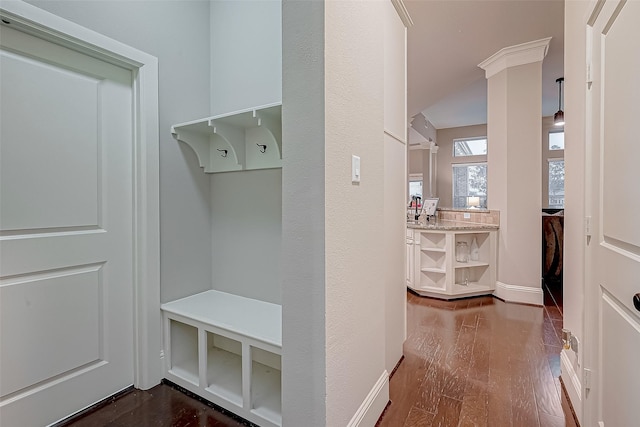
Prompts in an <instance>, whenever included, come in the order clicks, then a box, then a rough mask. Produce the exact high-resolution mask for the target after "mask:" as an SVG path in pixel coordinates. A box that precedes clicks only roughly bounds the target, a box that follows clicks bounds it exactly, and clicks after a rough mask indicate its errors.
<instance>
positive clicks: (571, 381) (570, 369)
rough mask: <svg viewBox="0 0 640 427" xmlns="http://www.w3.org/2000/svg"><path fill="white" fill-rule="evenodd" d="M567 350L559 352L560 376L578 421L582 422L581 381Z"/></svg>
mask: <svg viewBox="0 0 640 427" xmlns="http://www.w3.org/2000/svg"><path fill="white" fill-rule="evenodd" d="M568 351H570V350H562V351H561V352H560V368H561V370H562V374H561V375H560V377H561V378H562V382H563V383H564V388H565V389H566V390H567V394H568V395H569V400H570V401H571V405H572V406H573V410H574V411H575V413H576V416H577V417H578V421H579V422H580V424H582V383H581V382H580V375H579V373H578V372H577V371H576V370H575V368H574V366H573V363H572V362H571V359H570V358H569V356H568V355H567V352H568Z"/></svg>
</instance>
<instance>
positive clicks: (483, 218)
mask: <svg viewBox="0 0 640 427" xmlns="http://www.w3.org/2000/svg"><path fill="white" fill-rule="evenodd" d="M465 214H467V215H468V216H469V218H465V217H464V216H465ZM438 219H439V220H443V221H457V222H472V223H474V224H491V225H500V211H496V210H482V211H479V212H473V210H471V209H464V210H455V209H451V210H441V209H438Z"/></svg>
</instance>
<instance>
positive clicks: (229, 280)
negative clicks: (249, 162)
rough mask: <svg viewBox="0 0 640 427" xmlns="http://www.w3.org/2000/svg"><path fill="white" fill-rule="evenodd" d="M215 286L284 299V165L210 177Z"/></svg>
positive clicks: (273, 299) (272, 299) (251, 295)
mask: <svg viewBox="0 0 640 427" xmlns="http://www.w3.org/2000/svg"><path fill="white" fill-rule="evenodd" d="M211 216H212V235H211V237H212V238H211V242H212V252H213V257H212V260H211V268H212V277H213V289H217V290H219V291H223V292H230V293H232V294H236V295H242V296H245V297H249V298H255V299H259V300H262V301H268V302H272V303H275V304H281V303H282V295H281V287H282V285H281V282H282V274H281V253H280V248H281V246H282V169H266V170H254V171H242V172H229V173H217V174H213V175H212V176H211Z"/></svg>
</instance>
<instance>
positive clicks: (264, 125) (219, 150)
mask: <svg viewBox="0 0 640 427" xmlns="http://www.w3.org/2000/svg"><path fill="white" fill-rule="evenodd" d="M281 116H282V106H281V105H280V104H271V105H264V106H261V107H255V108H250V109H247V110H242V111H235V112H233V113H228V114H221V115H217V116H212V117H206V118H204V119H199V120H193V121H190V122H186V123H180V124H176V125H173V126H171V134H172V135H173V137H174V138H175V139H176V140H178V141H181V142H184V143H185V144H187V145H188V146H190V147H191V148H192V149H193V151H195V152H196V155H197V157H198V161H199V162H200V167H201V168H203V169H204V171H205V172H206V173H215V172H231V171H240V170H252V169H270V168H281V167H282V118H281Z"/></svg>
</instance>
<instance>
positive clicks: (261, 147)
mask: <svg viewBox="0 0 640 427" xmlns="http://www.w3.org/2000/svg"><path fill="white" fill-rule="evenodd" d="M256 145H257V146H258V147H260V152H261V153H264V152H265V151H267V146H266V145H264V144H256Z"/></svg>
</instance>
